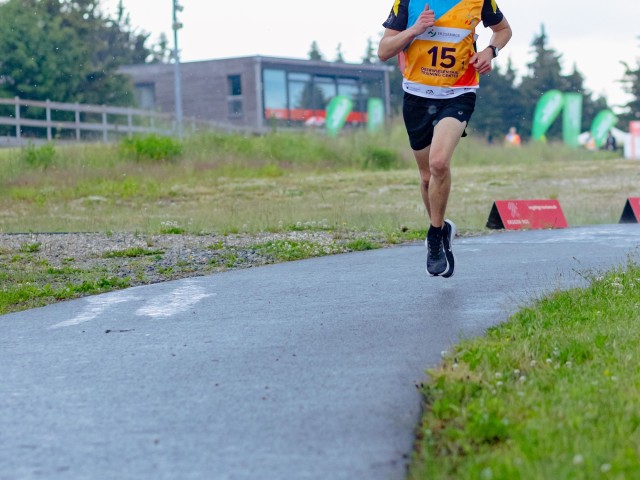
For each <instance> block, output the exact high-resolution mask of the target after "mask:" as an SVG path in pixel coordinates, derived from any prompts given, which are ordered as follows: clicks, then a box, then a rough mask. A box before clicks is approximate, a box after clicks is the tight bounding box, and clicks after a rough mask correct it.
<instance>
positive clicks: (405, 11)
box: [382, 0, 409, 32]
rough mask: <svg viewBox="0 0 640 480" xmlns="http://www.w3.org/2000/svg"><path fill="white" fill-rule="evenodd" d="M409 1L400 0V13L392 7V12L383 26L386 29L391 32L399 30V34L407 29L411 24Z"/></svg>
mask: <svg viewBox="0 0 640 480" xmlns="http://www.w3.org/2000/svg"><path fill="white" fill-rule="evenodd" d="M408 4H409V0H400V3H399V4H398V12H397V13H396V12H395V11H394V7H395V5H394V6H393V7H391V12H389V16H388V17H387V20H386V21H385V22H384V23H383V24H382V26H383V27H384V28H389V29H391V30H398V31H399V32H401V31H403V30H406V29H407V23H408V22H409V5H408Z"/></svg>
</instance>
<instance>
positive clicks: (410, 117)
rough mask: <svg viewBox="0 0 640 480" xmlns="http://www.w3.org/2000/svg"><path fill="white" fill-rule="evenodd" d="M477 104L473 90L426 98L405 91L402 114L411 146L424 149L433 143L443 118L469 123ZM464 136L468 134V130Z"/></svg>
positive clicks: (414, 148)
mask: <svg viewBox="0 0 640 480" xmlns="http://www.w3.org/2000/svg"><path fill="white" fill-rule="evenodd" d="M475 106H476V94H475V93H473V92H469V93H464V94H462V95H459V96H457V97H453V98H424V97H418V96H416V95H412V94H410V93H406V92H405V94H404V100H403V102H402V116H403V117H404V124H405V127H406V129H407V133H408V134H409V144H410V145H411V148H412V149H413V150H422V149H423V148H426V147H428V146H429V145H431V139H432V138H433V129H434V127H435V126H436V124H437V123H438V122H439V121H440V120H442V119H443V118H446V117H452V118H456V119H458V120H460V121H461V122H467V125H469V120H471V114H473V110H474V109H475ZM462 136H463V137H466V136H467V132H466V130H465V131H464V132H462Z"/></svg>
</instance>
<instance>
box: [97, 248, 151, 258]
mask: <svg viewBox="0 0 640 480" xmlns="http://www.w3.org/2000/svg"><path fill="white" fill-rule="evenodd" d="M162 254H164V251H162V250H150V249H147V248H142V247H131V248H126V249H124V250H113V251H111V252H107V253H105V254H104V255H103V257H104V258H134V257H144V256H150V255H162Z"/></svg>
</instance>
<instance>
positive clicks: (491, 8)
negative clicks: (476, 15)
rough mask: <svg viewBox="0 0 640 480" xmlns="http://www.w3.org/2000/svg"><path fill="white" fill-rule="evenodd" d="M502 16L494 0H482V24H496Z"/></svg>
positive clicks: (486, 25)
mask: <svg viewBox="0 0 640 480" xmlns="http://www.w3.org/2000/svg"><path fill="white" fill-rule="evenodd" d="M503 18H504V15H503V14H502V12H501V11H500V8H498V4H497V3H496V1H495V0H484V4H483V5H482V24H483V25H484V26H485V27H491V26H493V25H497V24H498V23H500V22H501V21H502V19H503Z"/></svg>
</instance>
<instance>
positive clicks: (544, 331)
mask: <svg viewBox="0 0 640 480" xmlns="http://www.w3.org/2000/svg"><path fill="white" fill-rule="evenodd" d="M639 344H640V267H639V266H638V264H637V263H634V262H632V261H630V262H629V264H628V265H627V266H626V267H625V268H622V267H620V268H618V269H616V270H615V271H613V272H610V273H608V274H607V275H605V276H604V277H598V278H595V276H594V278H593V279H591V281H590V284H589V286H588V287H587V288H585V289H575V290H571V291H566V292H558V293H555V294H553V295H551V296H549V297H547V298H544V299H541V300H539V301H538V302H536V303H535V304H534V305H532V306H530V307H528V308H524V309H523V310H521V311H520V312H518V313H517V314H516V315H514V316H513V317H512V318H510V319H509V321H508V322H506V323H504V324H502V325H499V326H497V327H495V328H491V329H490V330H489V331H488V332H487V334H486V336H484V337H481V338H476V339H471V340H465V341H462V342H461V343H459V344H458V345H457V346H456V347H455V348H454V349H452V350H451V351H450V352H448V353H447V354H446V355H445V357H444V361H443V363H442V364H441V365H440V366H439V367H438V368H437V369H434V370H432V371H430V375H431V381H430V382H429V383H428V384H426V385H424V387H423V393H424V398H425V413H424V417H423V420H422V423H421V426H420V428H419V431H418V438H419V441H418V444H417V447H416V448H417V452H416V454H415V458H414V460H413V464H412V468H411V473H410V475H409V478H410V479H412V480H417V479H429V480H435V479H456V480H457V479H489V478H492V479H505V480H507V479H508V480H512V479H536V480H537V479H539V480H547V479H554V480H555V479H591V478H619V479H631V478H637V475H638V472H640V429H639V428H640V412H639V411H638V409H637V405H638V401H639V400H640V369H638V362H639V360H640V352H639V351H638V345H639Z"/></svg>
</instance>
